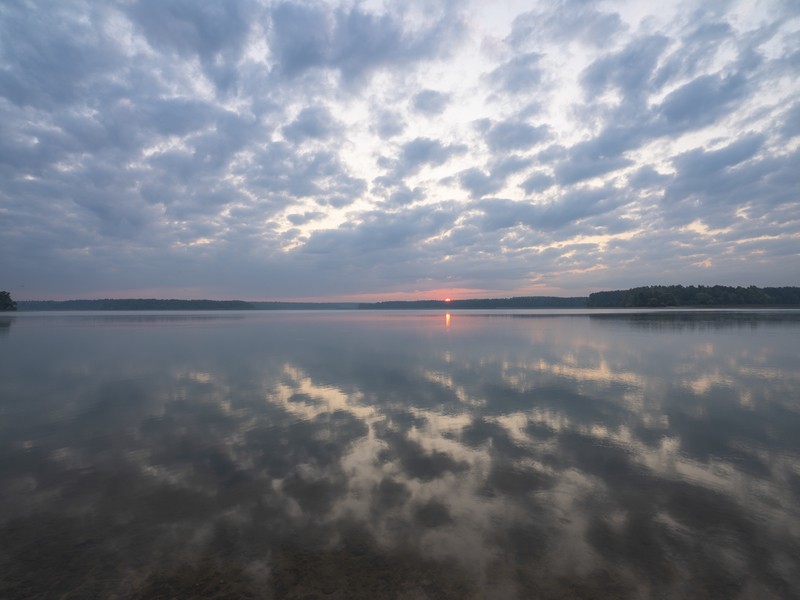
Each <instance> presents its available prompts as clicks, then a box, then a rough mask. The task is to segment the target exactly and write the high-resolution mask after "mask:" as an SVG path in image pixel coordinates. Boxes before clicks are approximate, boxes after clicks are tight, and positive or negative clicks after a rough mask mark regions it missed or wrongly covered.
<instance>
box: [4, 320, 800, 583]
mask: <svg viewBox="0 0 800 600" xmlns="http://www.w3.org/2000/svg"><path fill="white" fill-rule="evenodd" d="M0 356H2V360H0V597H2V598H54V597H61V595H62V594H64V595H66V597H70V598H72V597H75V598H84V597H86V598H92V597H119V598H133V597H141V598H159V597H164V598H167V597H190V596H192V595H196V596H201V597H215V598H222V597H243V598H409V599H411V598H459V599H460V598H573V597H577V598H580V597H586V598H605V597H608V598H612V597H622V598H628V597H630V598H673V597H676V598H684V597H686V598H699V597H717V598H737V597H740V598H771V597H776V598H792V597H798V594H800V592H799V591H798V590H800V311H775V312H763V311H762V312H745V311H739V312H734V311H732V312H705V313H700V312H694V313H686V312H663V313H647V314H643V313H624V312H614V313H611V314H603V313H596V312H595V313H590V314H587V313H582V312H579V311H574V312H569V313H566V314H561V315H559V314H557V313H547V312H542V311H539V312H529V313H524V312H519V311H517V312H511V313H502V312H496V313H491V314H488V313H484V314H479V313H469V312H454V313H452V314H451V315H449V316H446V315H445V314H443V313H440V312H424V313H416V312H415V313H408V312H398V313H388V312H369V313H363V312H339V313H329V312H294V313H284V312H279V313H278V312H264V313H212V314H208V313H177V314H176V313H170V314H153V313H137V314H117V313H104V314H101V313H73V314H68V315H67V314H61V315H58V314H18V315H16V316H14V317H0ZM67 593H70V594H71V595H68V594H67Z"/></svg>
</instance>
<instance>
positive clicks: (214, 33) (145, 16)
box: [129, 0, 253, 91]
mask: <svg viewBox="0 0 800 600" xmlns="http://www.w3.org/2000/svg"><path fill="white" fill-rule="evenodd" d="M251 8H252V7H251V6H250V4H249V2H225V1H223V0H212V1H209V2H204V3H197V2H191V1H189V0H165V1H163V2H162V1H161V0H138V1H137V2H134V3H133V4H132V5H131V6H130V8H129V14H130V15H131V18H132V20H133V21H134V22H135V23H136V24H137V25H139V27H141V29H142V31H143V32H144V34H145V37H146V38H147V41H148V42H149V43H150V44H151V45H152V46H153V47H154V48H155V49H157V50H162V51H172V52H176V53H178V54H179V55H182V56H197V57H198V58H199V60H200V62H201V63H202V65H203V69H204V71H205V72H206V75H207V76H208V77H209V78H210V79H211V80H212V81H214V83H215V84H216V86H217V88H218V89H220V90H223V91H226V90H228V89H229V88H231V87H232V86H233V85H234V84H235V83H236V79H237V71H236V69H235V63H236V61H237V60H238V59H239V57H240V55H241V52H242V48H243V46H244V42H245V38H246V37H247V34H248V33H249V30H250V27H249V22H250V21H251V19H252V18H253V16H252V14H251Z"/></svg>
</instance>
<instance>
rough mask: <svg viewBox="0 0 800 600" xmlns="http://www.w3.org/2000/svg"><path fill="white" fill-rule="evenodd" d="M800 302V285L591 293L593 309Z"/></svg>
mask: <svg viewBox="0 0 800 600" xmlns="http://www.w3.org/2000/svg"><path fill="white" fill-rule="evenodd" d="M787 305H800V287H765V288H759V287H756V286H754V285H751V286H749V287H741V286H738V287H731V286H725V285H714V286H704V285H698V286H694V285H689V286H682V285H664V286H662V285H654V286H647V287H637V288H632V289H629V290H615V291H611V292H596V293H594V294H589V301H588V303H587V306H588V307H590V308H624V307H631V308H639V307H665V306H787Z"/></svg>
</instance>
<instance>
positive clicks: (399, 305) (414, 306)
mask: <svg viewBox="0 0 800 600" xmlns="http://www.w3.org/2000/svg"><path fill="white" fill-rule="evenodd" d="M586 301H587V299H586V298H585V297H582V298H559V297H556V296H517V297H514V298H475V299H470V300H452V301H450V302H446V301H444V300H411V301H405V300H390V301H386V302H363V303H361V304H359V305H358V308H359V309H367V310H400V309H411V310H420V309H423V310H424V309H434V308H453V309H455V308H481V309H485V308H586Z"/></svg>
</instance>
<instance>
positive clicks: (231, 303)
mask: <svg viewBox="0 0 800 600" xmlns="http://www.w3.org/2000/svg"><path fill="white" fill-rule="evenodd" d="M792 305H794V306H800V287H765V288H758V287H756V286H753V285H751V286H750V287H746V288H745V287H730V286H723V285H715V286H703V285H700V286H693V285H690V286H682V285H668V286H661V285H656V286H648V287H637V288H632V289H629V290H615V291H608V292H595V293H594V294H589V297H588V298H586V297H571V298H561V297H557V296H517V297H513V298H475V299H468V300H453V301H451V302H446V301H444V300H411V301H405V300H390V301H386V302H361V303H356V302H277V301H275V302H246V301H243V300H159V299H155V298H130V299H105V300H20V301H18V302H14V301H13V300H11V296H10V294H9V293H8V292H0V310H17V308H18V309H19V310H23V311H46V310H355V309H360V310H400V309H404V310H414V309H417V310H420V309H447V308H449V309H457V308H461V309H470V308H474V309H495V308H496V309H503V308H627V307H630V308H658V307H667V306H792Z"/></svg>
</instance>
